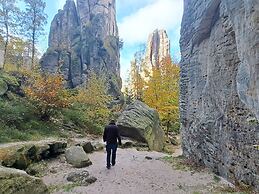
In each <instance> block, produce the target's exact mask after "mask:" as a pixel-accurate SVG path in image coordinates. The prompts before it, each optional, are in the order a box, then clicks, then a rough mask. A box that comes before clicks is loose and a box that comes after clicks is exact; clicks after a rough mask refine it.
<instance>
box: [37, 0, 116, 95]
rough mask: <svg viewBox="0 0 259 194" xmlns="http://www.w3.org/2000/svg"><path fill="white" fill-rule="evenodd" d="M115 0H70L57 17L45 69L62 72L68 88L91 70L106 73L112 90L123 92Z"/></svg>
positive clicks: (79, 82)
mask: <svg viewBox="0 0 259 194" xmlns="http://www.w3.org/2000/svg"><path fill="white" fill-rule="evenodd" d="M119 60H120V54H119V37H118V28H117V22H116V9H115V0H77V1H76V3H75V2H74V0H67V1H66V4H65V6H64V8H63V10H59V12H58V13H57V15H56V16H55V17H54V19H53V21H52V23H51V28H50V33H49V48H48V50H47V52H46V53H45V54H44V56H43V57H42V59H41V67H42V69H43V71H45V72H50V73H57V72H61V73H62V74H63V75H64V78H65V80H66V81H67V83H68V86H69V87H72V88H73V87H76V86H78V85H81V84H84V83H86V82H87V77H88V74H89V70H94V72H95V73H97V74H98V75H105V77H106V78H107V82H108V83H109V85H110V90H109V93H110V94H111V95H113V96H114V97H116V98H119V97H120V95H121V91H120V90H121V78H120V64H119Z"/></svg>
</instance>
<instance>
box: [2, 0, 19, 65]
mask: <svg viewBox="0 0 259 194" xmlns="http://www.w3.org/2000/svg"><path fill="white" fill-rule="evenodd" d="M19 16H20V9H19V8H18V7H17V6H16V0H0V33H1V36H2V37H3V39H4V62H3V69H4V68H5V65H6V59H7V54H8V45H9V42H10V37H11V36H12V35H14V34H15V33H16V31H17V27H18V26H19V22H18V20H19Z"/></svg>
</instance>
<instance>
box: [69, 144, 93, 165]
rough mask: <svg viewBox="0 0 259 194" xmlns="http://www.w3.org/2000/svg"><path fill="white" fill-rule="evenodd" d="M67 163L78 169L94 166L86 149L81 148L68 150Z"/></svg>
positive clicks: (73, 147)
mask: <svg viewBox="0 0 259 194" xmlns="http://www.w3.org/2000/svg"><path fill="white" fill-rule="evenodd" d="M65 154H66V159H67V162H68V163H69V164H71V165H73V166H74V167H76V168H83V167H86V166H90V165H92V162H91V161H90V159H89V158H88V156H87V154H86V153H85V151H84V149H83V148H82V147H81V146H72V147H70V148H68V149H67V150H66V153H65Z"/></svg>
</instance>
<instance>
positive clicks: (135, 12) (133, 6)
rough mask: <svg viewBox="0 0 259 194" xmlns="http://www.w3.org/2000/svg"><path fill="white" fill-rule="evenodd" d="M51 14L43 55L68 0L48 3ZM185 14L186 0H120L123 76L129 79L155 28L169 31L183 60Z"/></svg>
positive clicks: (174, 50) (173, 46)
mask: <svg viewBox="0 0 259 194" xmlns="http://www.w3.org/2000/svg"><path fill="white" fill-rule="evenodd" d="M45 1H46V4H47V7H46V13H47V15H48V25H47V26H46V35H45V36H44V37H42V40H41V41H40V42H41V44H40V47H41V49H40V50H41V52H44V51H45V50H46V48H47V44H48V43H47V39H48V32H49V27H50V23H51V20H52V19H53V17H54V15H55V14H56V13H57V11H58V9H61V8H62V7H63V5H64V4H65V1H66V0H54V1H53V0H45ZM182 14H183V0H117V22H118V26H119V33H120V37H121V38H122V39H123V40H124V47H123V50H122V51H121V76H122V79H125V78H126V77H127V72H128V70H129V68H130V61H131V60H132V59H133V56H134V53H135V52H136V51H137V50H138V49H139V47H140V45H142V44H146V41H147V39H148V35H149V34H150V33H152V32H153V31H154V30H155V29H165V30H167V33H168V35H169V38H170V40H171V53H172V56H173V58H174V59H176V60H179V59H180V49H179V39H180V26H181V18H182Z"/></svg>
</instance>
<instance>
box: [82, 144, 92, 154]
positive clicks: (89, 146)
mask: <svg viewBox="0 0 259 194" xmlns="http://www.w3.org/2000/svg"><path fill="white" fill-rule="evenodd" d="M82 147H83V149H84V151H85V152H86V153H92V152H93V151H94V146H93V145H92V143H91V142H85V143H83V144H82Z"/></svg>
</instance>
